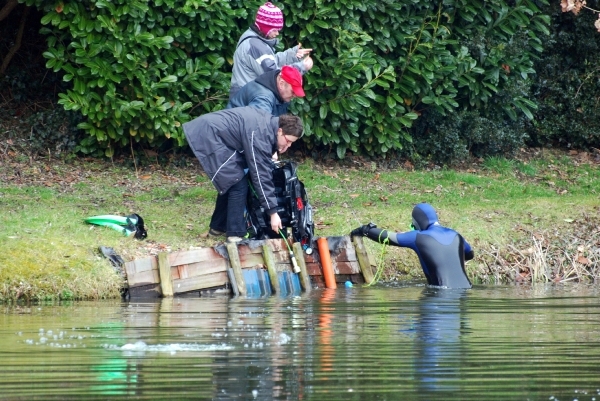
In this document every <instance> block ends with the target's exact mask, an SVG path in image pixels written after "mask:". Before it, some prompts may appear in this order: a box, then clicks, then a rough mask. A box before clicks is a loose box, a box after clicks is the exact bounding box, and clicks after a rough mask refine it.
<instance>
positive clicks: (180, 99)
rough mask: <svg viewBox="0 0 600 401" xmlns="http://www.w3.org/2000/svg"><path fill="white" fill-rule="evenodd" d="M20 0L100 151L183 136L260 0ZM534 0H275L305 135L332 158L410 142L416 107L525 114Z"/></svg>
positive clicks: (221, 95) (215, 94) (207, 103)
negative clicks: (306, 52)
mask: <svg viewBox="0 0 600 401" xmlns="http://www.w3.org/2000/svg"><path fill="white" fill-rule="evenodd" d="M19 1H21V2H25V3H26V4H28V5H35V6H36V7H37V8H38V9H41V10H43V12H44V17H43V18H42V23H43V24H44V28H43V33H44V34H45V35H47V37H48V44H49V46H48V50H47V51H46V52H45V53H44V56H45V57H46V58H47V66H48V67H49V68H52V69H53V70H54V71H62V72H64V79H65V81H67V82H68V83H70V84H71V86H70V88H69V89H68V90H66V91H65V92H63V93H61V94H60V101H59V102H60V103H61V104H62V105H63V106H64V107H65V109H67V110H77V111H79V112H80V113H81V114H82V115H83V116H84V118H85V120H84V121H83V122H81V123H80V124H79V127H80V128H82V129H84V130H85V131H86V132H87V133H88V134H89V136H88V137H87V138H86V139H85V140H84V141H81V143H80V147H79V150H81V151H83V152H86V153H90V152H96V151H98V150H103V151H104V152H105V154H106V155H107V156H111V155H112V154H113V153H114V151H115V150H116V149H119V148H124V147H129V146H130V145H131V144H132V142H135V143H140V144H143V145H148V146H154V147H158V146H160V145H162V144H163V143H165V142H166V141H174V142H175V143H176V144H178V145H184V143H185V140H184V136H183V133H182V129H181V125H182V124H183V123H184V122H186V121H188V120H190V119H191V118H193V117H194V116H196V115H199V114H202V113H205V112H209V111H213V110H218V109H221V108H223V107H224V105H225V103H226V98H227V93H228V89H229V82H230V71H231V65H230V62H231V58H232V55H233V52H234V50H235V45H236V42H237V39H238V38H239V35H240V34H241V33H242V31H243V30H245V29H246V27H247V26H248V24H249V23H250V22H251V21H252V20H253V18H254V13H255V10H256V9H257V7H258V5H260V4H261V3H262V2H257V1H253V2H242V1H239V0H232V1H215V2H206V1H201V0H153V1H148V0H62V1H60V2H56V1H54V0H53V1H48V0H19ZM540 4H542V5H543V4H547V2H546V1H545V0H539V1H532V0H517V1H512V0H511V1H502V0H487V1H484V0H475V1H473V0H443V1H440V2H423V1H419V0H377V1H374V0H367V1H364V0H360V1H358V0H343V1H336V2H322V1H320V0H319V1H317V0H308V1H306V2H293V1H288V0H284V1H282V2H280V3H278V5H279V6H280V7H281V8H282V9H283V11H284V15H285V27H284V29H283V31H282V36H283V37H282V46H283V47H289V46H293V45H295V44H296V43H297V42H299V41H300V42H302V44H303V46H304V47H311V48H313V49H314V52H313V59H314V61H315V67H314V68H313V69H312V70H311V71H310V72H309V73H308V74H307V75H306V77H305V81H306V83H305V90H306V93H307V96H306V98H304V99H297V100H295V101H294V102H295V103H294V105H293V108H292V110H293V111H294V112H295V113H297V114H298V115H300V116H301V117H302V118H303V120H304V122H305V125H306V130H307V135H306V136H305V139H304V141H305V143H306V145H307V146H308V147H309V148H315V147H317V148H319V147H326V148H329V149H330V150H331V151H332V152H333V153H334V154H336V155H337V157H340V158H343V157H344V156H345V155H346V153H347V152H348V151H351V152H357V153H362V154H366V155H372V156H382V155H386V154H388V153H390V152H397V151H401V150H402V149H404V148H405V147H406V146H407V145H408V144H410V143H411V141H412V135H413V132H412V131H411V130H412V127H413V123H414V122H415V120H418V119H419V118H422V116H424V115H439V116H445V117H447V118H448V119H453V118H455V119H456V118H458V119H462V120H464V118H465V116H470V115H471V114H469V113H470V112H474V113H476V114H477V115H482V118H484V119H490V118H491V117H494V118H499V119H500V121H505V120H506V121H509V123H508V124H509V125H510V124H512V123H511V121H512V122H514V121H519V120H521V119H522V118H523V117H526V118H532V116H533V112H534V111H535V109H536V105H535V103H534V102H532V101H531V100H530V99H528V97H527V96H528V91H525V92H524V93H521V92H519V91H514V90H513V89H512V88H515V87H518V83H519V82H530V77H531V75H532V74H533V73H534V72H535V71H534V69H533V66H534V60H535V58H536V54H539V52H541V51H542V50H543V47H542V43H543V42H542V36H543V35H545V34H547V33H548V24H549V22H550V21H549V18H548V17H547V16H546V15H544V14H543V13H542V12H541V10H540V9H539V8H538V5H540ZM506 93H510V96H504V95H506ZM499 111H500V112H501V113H500V114H499ZM481 113H483V114H481ZM482 121H483V120H482ZM499 124H500V125H501V123H500V122H499V121H494V122H493V124H492V125H488V126H485V124H484V125H483V126H485V127H486V128H485V129H484V130H488V129H490V127H498V126H499ZM483 126H482V127H483ZM474 131H477V129H474ZM480 131H481V129H480ZM519 132H520V131H519ZM473 135H475V134H473ZM518 135H520V134H515V137H518ZM440 139H441V138H440ZM461 140H463V141H464V140H465V138H462V139H461ZM479 140H482V141H484V142H485V141H486V140H485V139H479ZM437 145H439V146H443V144H442V143H439V144H437ZM466 146H469V144H468V143H467V144H466Z"/></svg>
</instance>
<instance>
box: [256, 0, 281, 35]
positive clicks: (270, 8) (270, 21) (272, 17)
mask: <svg viewBox="0 0 600 401" xmlns="http://www.w3.org/2000/svg"><path fill="white" fill-rule="evenodd" d="M254 23H255V24H256V27H257V28H258V29H259V30H260V31H261V32H262V33H263V34H264V35H265V36H268V35H269V33H271V31H280V30H281V28H283V13H282V12H281V10H280V9H279V8H278V7H276V6H275V5H273V3H271V2H267V3H265V4H263V5H262V6H260V7H259V8H258V11H257V12H256V21H255V22H254Z"/></svg>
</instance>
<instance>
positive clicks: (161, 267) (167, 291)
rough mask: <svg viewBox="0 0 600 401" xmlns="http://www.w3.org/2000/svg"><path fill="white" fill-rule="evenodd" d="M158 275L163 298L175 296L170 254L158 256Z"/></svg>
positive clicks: (163, 253) (161, 253)
mask: <svg viewBox="0 0 600 401" xmlns="http://www.w3.org/2000/svg"><path fill="white" fill-rule="evenodd" d="M158 275H159V277H160V289H161V291H162V296H163V297H172V296H173V279H172V278H171V264H170V263H169V254H168V253H167V252H160V253H159V254H158Z"/></svg>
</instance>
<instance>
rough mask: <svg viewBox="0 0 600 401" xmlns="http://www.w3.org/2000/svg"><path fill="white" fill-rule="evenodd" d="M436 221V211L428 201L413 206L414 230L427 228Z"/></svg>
mask: <svg viewBox="0 0 600 401" xmlns="http://www.w3.org/2000/svg"><path fill="white" fill-rule="evenodd" d="M437 222H438V216H437V213H436V212H435V209H434V208H433V206H431V205H430V204H429V203H419V204H418V205H417V206H415V207H414V208H413V211H412V223H413V226H415V230H419V231H422V230H427V228H428V227H429V226H430V225H432V224H434V223H437Z"/></svg>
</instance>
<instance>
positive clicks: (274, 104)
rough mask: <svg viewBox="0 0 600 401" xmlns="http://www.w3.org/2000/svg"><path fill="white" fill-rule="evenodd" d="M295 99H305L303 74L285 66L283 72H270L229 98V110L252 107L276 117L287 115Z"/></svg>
mask: <svg viewBox="0 0 600 401" xmlns="http://www.w3.org/2000/svg"><path fill="white" fill-rule="evenodd" d="M294 97H304V89H303V88H302V74H300V71H298V70H297V69H296V68H294V67H290V66H289V65H284V66H283V67H282V68H281V70H274V71H268V72H265V73H264V74H262V75H261V76H259V77H258V78H256V79H255V80H254V81H251V82H249V83H248V84H246V85H244V87H243V88H242V89H240V90H239V91H238V92H237V93H236V94H235V95H233V96H232V97H231V98H229V103H227V108H228V109H232V108H234V107H243V106H252V107H254V108H257V109H261V110H265V111H268V112H269V113H271V114H272V115H274V116H280V115H283V114H286V113H287V111H288V106H289V104H290V101H291V100H292V99H293V98H294Z"/></svg>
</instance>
